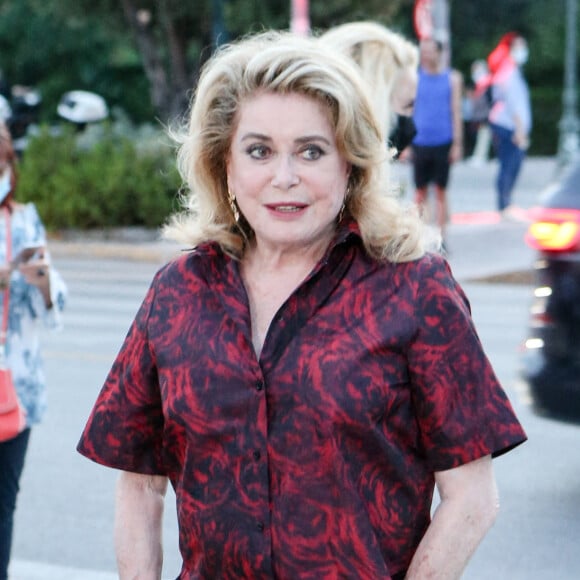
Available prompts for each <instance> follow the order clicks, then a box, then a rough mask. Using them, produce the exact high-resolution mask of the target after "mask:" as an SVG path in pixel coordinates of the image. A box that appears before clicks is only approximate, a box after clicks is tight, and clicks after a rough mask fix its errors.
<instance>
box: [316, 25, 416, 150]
mask: <svg viewBox="0 0 580 580" xmlns="http://www.w3.org/2000/svg"><path fill="white" fill-rule="evenodd" d="M320 40H321V42H322V43H323V44H325V45H327V46H330V47H331V48H333V49H335V50H337V51H338V52H339V53H342V54H344V55H345V56H347V57H349V58H350V59H352V60H353V61H354V63H355V64H356V65H357V67H358V69H359V71H360V73H361V75H362V77H363V79H364V81H365V82H366V84H367V86H368V91H369V95H370V97H371V100H372V102H373V105H374V108H375V112H376V114H377V117H378V119H379V120H380V121H381V123H382V128H383V132H384V135H385V137H386V139H387V142H388V144H389V146H390V154H391V157H392V159H398V158H399V156H400V155H401V153H402V152H403V151H404V150H405V149H406V148H407V147H408V146H409V145H410V144H411V142H412V141H413V137H414V136H415V134H416V132H417V131H416V128H415V123H414V121H413V109H414V106H415V94H416V92H417V65H418V63H419V51H418V49H417V47H416V46H415V45H414V44H413V43H411V42H410V41H409V40H407V39H406V38H404V37H403V36H402V35H401V34H398V33H396V32H393V31H392V30H389V29H388V28H386V27H385V26H382V25H380V24H378V23H376V22H349V23H347V24H341V25H339V26H335V27H334V28H331V29H330V30H328V31H327V32H325V33H324V34H323V35H322V36H321V37H320Z"/></svg>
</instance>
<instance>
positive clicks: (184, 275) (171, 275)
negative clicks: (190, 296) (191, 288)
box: [156, 243, 231, 285]
mask: <svg viewBox="0 0 580 580" xmlns="http://www.w3.org/2000/svg"><path fill="white" fill-rule="evenodd" d="M230 259H231V258H228V257H227V256H225V255H224V253H223V252H222V251H221V250H220V248H219V246H218V245H217V244H214V243H207V244H202V245H200V246H197V247H195V248H188V249H184V250H183V252H182V253H181V254H180V255H178V256H176V257H175V258H173V259H172V260H170V261H169V262H167V263H166V264H165V265H164V266H162V267H161V268H160V269H159V270H158V272H157V274H156V280H157V283H160V284H162V285H172V284H175V282H176V281H177V280H185V279H187V282H189V283H193V282H194V281H195V280H196V279H207V278H208V276H209V275H211V272H212V271H215V269H216V268H217V269H218V270H221V269H222V268H223V265H224V264H225V261H227V260H230Z"/></svg>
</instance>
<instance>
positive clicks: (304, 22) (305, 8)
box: [290, 0, 310, 36]
mask: <svg viewBox="0 0 580 580" xmlns="http://www.w3.org/2000/svg"><path fill="white" fill-rule="evenodd" d="M291 3H292V4H291V20H290V30H291V31H292V32H293V33H294V34H298V35H299V36H308V35H309V34H310V14H309V5H308V0H291Z"/></svg>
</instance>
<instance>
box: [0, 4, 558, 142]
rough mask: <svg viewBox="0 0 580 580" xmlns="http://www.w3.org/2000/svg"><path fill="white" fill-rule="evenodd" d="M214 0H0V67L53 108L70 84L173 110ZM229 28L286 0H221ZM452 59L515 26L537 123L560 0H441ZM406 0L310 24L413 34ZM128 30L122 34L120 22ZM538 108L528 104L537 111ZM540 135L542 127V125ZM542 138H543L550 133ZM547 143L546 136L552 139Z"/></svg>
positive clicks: (196, 63)
mask: <svg viewBox="0 0 580 580" xmlns="http://www.w3.org/2000/svg"><path fill="white" fill-rule="evenodd" d="M215 1H216V0H200V1H199V2H195V3H193V2H184V1H183V0H99V1H98V2H95V1H94V0H0V68H2V69H3V71H4V73H5V76H6V78H7V79H8V80H9V81H10V82H12V83H15V82H17V83H21V84H31V85H36V86H38V87H39V88H40V89H41V92H42V94H43V98H44V102H45V105H46V109H47V110H48V111H49V112H50V113H52V112H53V111H54V110H55V107H56V102H57V100H58V98H59V97H60V95H61V94H62V93H63V92H65V91H67V90H71V89H87V90H93V91H95V92H98V93H100V94H102V95H103V96H104V97H105V98H106V99H107V101H108V102H109V104H111V105H118V106H120V107H122V108H123V109H124V110H125V111H126V112H127V113H128V115H129V116H130V117H131V118H132V119H133V120H134V121H144V120H150V119H152V118H153V117H154V116H157V117H158V118H159V119H160V120H162V121H163V122H165V121H167V120H169V119H171V118H173V117H175V116H176V115H181V114H182V113H183V112H184V110H185V108H186V104H187V102H188V99H189V94H190V92H191V90H192V88H193V87H194V86H195V83H196V79H197V76H198V74H199V69H200V66H201V65H202V64H203V62H204V61H205V60H206V59H207V58H208V57H209V55H210V54H211V52H212V50H213V47H214V45H215V44H216V42H220V41H223V40H225V37H221V38H214V31H215V30H216V29H220V26H216V22H215V19H216V15H217V14H218V13H217V12H216V11H215V10H214V8H215V5H214V2H215ZM221 5H222V7H223V11H222V18H223V26H221V29H222V30H225V31H227V36H228V37H229V38H237V37H239V36H241V35H244V34H247V33H248V32H252V31H257V30H261V29H264V28H279V29H285V28H288V25H289V15H290V0H267V1H264V0H221ZM449 5H450V16H451V33H452V61H453V66H454V67H456V68H458V69H459V70H460V71H461V72H463V73H464V75H465V77H466V80H468V79H469V68H470V65H471V62H472V61H473V60H475V59H477V58H482V57H485V56H486V55H487V54H488V53H489V51H490V50H491V49H492V48H493V46H494V45H495V43H496V42H497V40H498V39H499V37H500V36H501V35H502V34H503V33H504V32H506V31H508V30H511V29H516V30H519V31H521V32H522V33H523V34H524V35H525V36H526V37H527V38H528V40H529V44H530V62H529V63H528V64H527V65H526V76H527V77H528V79H529V81H530V86H531V87H532V91H533V98H534V101H535V103H534V104H535V112H536V113H537V114H536V118H537V119H538V120H539V122H540V124H539V127H541V126H542V123H543V122H544V120H545V121H546V123H547V124H548V125H549V127H551V123H552V117H551V116H550V112H553V115H552V116H554V117H555V118H556V119H557V118H559V115H560V111H561V102H560V96H559V95H560V94H561V88H562V76H563V54H564V19H565V16H564V15H565V12H564V0H486V1H485V2H465V1H461V0H449ZM413 6H414V0H390V1H389V2H385V1H384V0H359V1H358V2H356V3H353V2H351V0H325V1H324V2H322V1H320V0H310V18H311V27H312V29H313V31H314V32H318V31H323V30H325V29H327V28H329V27H330V26H333V25H335V24H340V23H342V22H346V21H350V20H359V19H374V20H378V21H380V22H383V23H385V24H388V25H390V26H392V27H393V28H395V29H397V30H400V31H402V32H403V33H404V34H407V35H408V36H409V37H411V38H414V31H413V23H412V22H413V21H412V14H413ZM128 31H129V32H130V34H128V33H127V32H128ZM536 109H537V111H536ZM541 134H542V135H543V133H541ZM550 141H551V138H550ZM554 147H555V142H554Z"/></svg>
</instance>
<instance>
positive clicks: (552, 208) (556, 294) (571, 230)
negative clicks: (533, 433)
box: [522, 157, 580, 422]
mask: <svg viewBox="0 0 580 580" xmlns="http://www.w3.org/2000/svg"><path fill="white" fill-rule="evenodd" d="M530 217H531V219H532V222H531V224H530V226H529V229H528V231H527V234H526V242H527V244H528V245H529V246H531V247H532V248H534V249H535V250H536V251H537V256H536V260H535V264H534V270H535V274H534V278H535V280H534V282H535V286H534V299H533V303H532V306H531V312H530V324H529V332H528V337H527V340H526V341H525V348H524V356H523V366H522V377H523V379H524V380H525V381H526V382H527V384H528V387H529V392H530V394H531V397H532V401H533V406H534V410H535V411H536V412H538V413H540V414H544V415H549V416H551V417H553V418H559V419H563V420H572V421H577V422H580V157H577V158H575V160H574V161H572V162H571V163H570V164H569V165H568V167H567V169H566V170H565V171H564V173H563V174H562V176H561V178H560V179H559V180H558V181H557V182H555V183H554V184H552V185H551V186H549V187H548V188H547V190H545V192H544V193H543V194H542V196H541V198H540V205H539V206H538V207H536V208H534V209H532V210H531V212H530Z"/></svg>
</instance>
